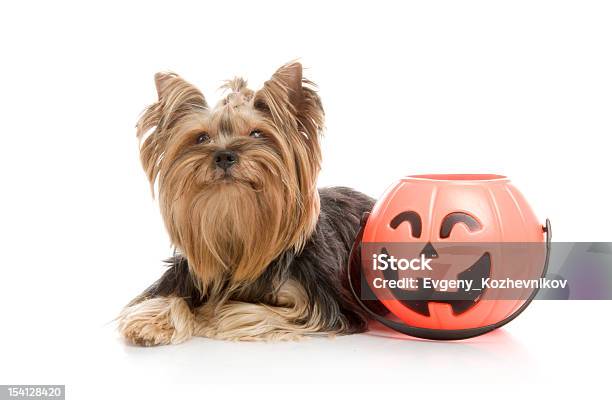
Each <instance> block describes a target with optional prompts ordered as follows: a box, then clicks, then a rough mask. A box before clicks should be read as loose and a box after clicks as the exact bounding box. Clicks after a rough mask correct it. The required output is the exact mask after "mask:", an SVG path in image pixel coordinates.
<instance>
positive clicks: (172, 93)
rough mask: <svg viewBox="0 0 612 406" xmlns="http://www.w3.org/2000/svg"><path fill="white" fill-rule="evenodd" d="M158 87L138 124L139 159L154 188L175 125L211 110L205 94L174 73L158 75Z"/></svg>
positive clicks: (156, 79)
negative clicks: (155, 100)
mask: <svg viewBox="0 0 612 406" xmlns="http://www.w3.org/2000/svg"><path fill="white" fill-rule="evenodd" d="M155 87H156V88H157V97H158V100H157V102H156V103H153V104H152V105H150V106H149V107H148V108H147V109H146V110H145V111H144V113H143V114H142V116H141V117H140V120H139V121H138V124H137V125H136V129H137V130H136V135H137V137H138V138H139V139H141V145H140V158H141V161H142V165H143V167H144V169H145V172H146V173H147V176H148V178H149V182H151V186H153V184H154V182H155V179H156V177H157V175H158V173H159V167H160V161H161V158H162V156H163V154H164V151H165V150H166V147H167V144H168V140H169V139H170V138H171V136H172V130H173V129H174V128H175V126H176V124H177V123H178V122H179V121H180V120H181V119H182V118H184V117H186V116H188V115H189V114H193V113H195V112H198V111H202V110H205V109H207V108H208V105H207V104H206V99H205V98H204V95H203V94H202V93H201V92H200V91H199V90H198V89H197V88H196V87H195V86H193V85H192V84H190V83H188V82H187V81H185V80H183V79H182V78H181V77H180V76H178V75H177V74H175V73H171V72H162V73H157V74H155ZM152 129H153V131H151V130H152ZM147 134H148V136H147V137H146V138H145V139H144V140H143V138H144V136H145V135H147Z"/></svg>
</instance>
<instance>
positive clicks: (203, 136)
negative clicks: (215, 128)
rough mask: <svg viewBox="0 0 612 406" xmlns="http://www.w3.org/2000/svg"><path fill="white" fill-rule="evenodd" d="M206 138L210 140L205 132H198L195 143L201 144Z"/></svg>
mask: <svg viewBox="0 0 612 406" xmlns="http://www.w3.org/2000/svg"><path fill="white" fill-rule="evenodd" d="M208 140H210V136H209V135H208V134H207V133H200V134H198V138H196V144H202V143H203V142H206V141H208Z"/></svg>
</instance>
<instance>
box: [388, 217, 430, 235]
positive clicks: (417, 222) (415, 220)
mask: <svg viewBox="0 0 612 406" xmlns="http://www.w3.org/2000/svg"><path fill="white" fill-rule="evenodd" d="M404 221H407V222H408V223H410V228H411V229H412V236H413V237H414V238H420V237H421V229H422V228H423V223H422V222H421V216H419V213H417V212H416V211H403V212H401V213H400V214H398V215H397V216H395V217H393V220H391V223H390V224H389V225H390V226H391V228H392V229H394V230H395V229H396V228H398V227H399V225H400V224H402V223H403V222H404Z"/></svg>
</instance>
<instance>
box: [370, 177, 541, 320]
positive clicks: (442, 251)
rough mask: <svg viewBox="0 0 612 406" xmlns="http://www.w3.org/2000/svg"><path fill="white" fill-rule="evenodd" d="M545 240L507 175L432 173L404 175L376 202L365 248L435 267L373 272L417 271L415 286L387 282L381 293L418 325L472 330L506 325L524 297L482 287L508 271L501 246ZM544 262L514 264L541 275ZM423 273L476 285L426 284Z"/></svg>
mask: <svg viewBox="0 0 612 406" xmlns="http://www.w3.org/2000/svg"><path fill="white" fill-rule="evenodd" d="M543 240H544V237H543V232H542V226H541V225H540V223H539V222H538V221H537V219H536V217H535V215H534V213H533V212H532V211H531V209H530V208H529V206H528V205H527V203H526V202H525V200H524V198H523V197H522V195H521V194H520V193H519V192H518V191H517V190H516V189H515V188H514V187H513V186H512V185H511V184H510V183H509V181H508V180H507V179H506V178H504V177H500V176H496V175H425V176H416V177H409V178H404V179H402V180H401V181H399V182H398V183H396V184H395V185H393V186H392V187H391V188H390V189H388V190H387V192H386V193H385V195H383V197H382V198H381V199H380V200H379V201H378V202H377V204H376V205H375V207H374V208H373V210H372V213H371V215H370V217H369V219H368V221H367V224H366V226H365V229H364V233H363V241H362V243H363V244H362V250H363V249H364V247H365V248H368V249H369V251H368V253H367V254H364V251H362V260H364V261H365V260H369V259H370V258H369V257H368V256H370V257H371V255H370V254H371V253H372V252H375V253H378V254H383V255H387V257H389V256H394V257H396V258H418V257H421V258H427V259H428V260H430V261H429V263H430V265H431V270H427V271H422V270H420V271H418V272H415V271H413V270H408V271H402V270H400V271H398V270H394V269H386V270H384V271H378V272H379V273H378V274H374V273H371V272H370V274H369V275H366V277H367V278H369V281H370V282H371V281H372V278H373V277H375V276H382V277H383V278H384V279H386V280H399V279H401V278H403V277H407V276H408V275H410V276H412V277H415V276H416V277H415V279H417V284H416V286H411V287H410V288H406V287H402V288H398V287H388V288H386V292H384V293H383V294H381V295H379V292H378V291H374V293H375V294H376V296H377V297H378V299H379V300H380V301H381V302H383V304H384V305H385V306H386V307H387V308H388V309H389V310H391V312H393V313H394V314H395V315H396V316H398V317H399V318H400V319H402V320H403V321H404V322H406V323H409V324H410V325H412V326H417V327H422V328H430V329H451V330H453V329H454V330H457V329H470V328H476V327H481V326H483V325H490V324H494V323H497V322H500V321H501V320H503V319H504V318H505V317H507V316H508V315H509V314H512V313H513V312H514V311H516V310H517V309H518V308H519V307H520V306H521V305H522V304H523V303H524V302H525V300H519V299H517V300H494V299H495V298H496V296H495V294H496V293H495V292H491V291H490V290H487V288H486V287H482V286H481V287H480V289H478V286H479V285H482V283H481V282H482V281H483V279H487V278H495V277H499V276H500V275H502V274H503V275H505V273H504V272H506V273H507V268H508V266H507V265H508V255H507V254H506V252H505V246H503V245H501V244H503V243H507V242H517V243H526V242H543ZM368 244H369V245H368ZM542 248H543V246H542ZM372 250H375V251H372ZM517 258H518V257H517ZM535 259H537V261H536V260H535ZM541 259H542V258H540V257H538V258H522V257H521V258H519V259H514V258H513V259H512V261H514V262H513V264H512V267H513V269H519V272H523V271H524V272H528V273H531V274H534V270H537V269H538V267H539V271H538V272H540V273H541V269H542V262H541ZM518 260H520V261H521V262H517V261H518ZM364 263H365V262H364ZM362 267H363V266H362ZM364 269H365V268H364ZM419 276H420V277H422V278H421V279H420V280H419ZM423 278H424V279H430V280H434V281H435V280H455V281H463V282H462V283H464V284H465V285H467V283H468V282H469V281H471V284H470V285H471V286H472V289H470V290H465V289H459V288H450V289H440V288H439V287H435V286H433V287H432V286H431V285H430V286H425V285H424V283H423V281H424V279H423Z"/></svg>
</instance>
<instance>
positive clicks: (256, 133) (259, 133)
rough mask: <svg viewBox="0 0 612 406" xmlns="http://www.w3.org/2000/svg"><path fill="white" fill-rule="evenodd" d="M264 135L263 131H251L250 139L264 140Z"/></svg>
mask: <svg viewBox="0 0 612 406" xmlns="http://www.w3.org/2000/svg"><path fill="white" fill-rule="evenodd" d="M263 135H264V133H263V131H261V130H257V129H255V130H253V131H251V133H250V134H249V137H251V138H262V137H263Z"/></svg>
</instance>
